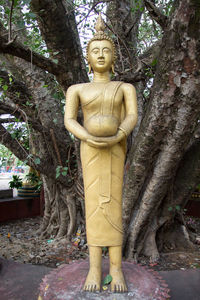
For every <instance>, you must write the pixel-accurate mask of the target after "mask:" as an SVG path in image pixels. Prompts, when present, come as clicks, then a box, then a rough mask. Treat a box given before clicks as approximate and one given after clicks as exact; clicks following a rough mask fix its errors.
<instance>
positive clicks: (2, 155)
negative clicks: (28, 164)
mask: <svg viewBox="0 0 200 300" xmlns="http://www.w3.org/2000/svg"><path fill="white" fill-rule="evenodd" d="M0 165H1V166H2V167H5V166H12V165H15V166H23V165H24V162H22V161H21V160H19V158H18V157H16V156H15V155H14V154H13V153H12V152H11V151H10V150H9V149H8V148H6V147H5V146H4V145H1V144H0Z"/></svg>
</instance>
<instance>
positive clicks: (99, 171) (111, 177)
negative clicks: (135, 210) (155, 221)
mask: <svg viewBox="0 0 200 300" xmlns="http://www.w3.org/2000/svg"><path fill="white" fill-rule="evenodd" d="M121 84H122V82H110V83H109V85H108V86H107V88H109V89H111V91H112V93H109V94H110V95H111V97H107V96H106V89H105V90H104V92H103V95H102V94H101V95H100V97H101V101H102V106H101V114H102V115H103V114H108V113H109V114H111V115H112V110H113V104H114V101H115V94H116V93H117V90H118V88H119V86H120V85H121ZM97 98H98V97H97ZM97 98H95V99H94V100H93V101H96V100H97V101H98V99H97ZM85 105H92V101H89V102H88V103H86V104H85ZM103 105H104V106H103ZM124 115H125V114H124V104H123V103H122V111H121V120H120V121H122V120H123V119H124ZM125 154H126V139H124V140H122V141H121V142H119V143H117V144H115V145H114V146H112V147H106V148H95V147H91V146H89V145H88V143H87V142H83V141H81V163H82V169H83V180H84V192H85V211H86V234H87V242H88V245H90V246H102V247H104V246H108V247H109V246H120V245H122V237H123V231H122V185H123V173H124V160H125Z"/></svg>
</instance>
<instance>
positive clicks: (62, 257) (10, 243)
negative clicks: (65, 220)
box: [0, 217, 200, 271]
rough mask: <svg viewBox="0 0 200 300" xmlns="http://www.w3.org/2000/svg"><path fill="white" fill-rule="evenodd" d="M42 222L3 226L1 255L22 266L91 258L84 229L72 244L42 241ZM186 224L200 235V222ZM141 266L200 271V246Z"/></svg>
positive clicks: (143, 259)
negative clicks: (37, 233) (39, 234)
mask: <svg viewBox="0 0 200 300" xmlns="http://www.w3.org/2000/svg"><path fill="white" fill-rule="evenodd" d="M41 221H42V218H40V217H36V218H28V219H23V220H17V221H12V222H7V223H2V224H0V256H1V257H3V258H5V259H12V260H14V261H17V262H21V263H31V264H38V265H45V266H49V267H57V266H59V265H61V264H66V263H70V262H71V261H74V260H78V259H85V258H87V257H88V249H87V244H86V243H85V235H84V233H82V232H81V230H79V232H78V233H77V236H74V237H73V239H72V241H69V240H67V239H60V240H54V239H53V237H52V238H50V239H48V240H44V239H43V240H41V239H40V238H38V236H37V235H36V232H37V230H38V229H39V227H40V223H41ZM186 221H187V223H188V225H189V226H192V227H193V230H195V231H196V232H197V235H198V236H200V219H198V218H191V217H188V218H187V219H186ZM77 241H78V242H77ZM104 256H106V253H104ZM139 263H141V264H142V265H148V266H150V267H152V268H153V269H155V270H158V271H160V270H162V271H164V270H179V269H182V270H183V269H189V268H200V245H198V244H196V245H195V248H194V251H192V252H187V251H175V250H172V251H168V252H165V253H161V256H160V260H159V262H158V263H156V264H153V263H152V264H151V263H149V260H148V259H147V258H146V257H140V258H139Z"/></svg>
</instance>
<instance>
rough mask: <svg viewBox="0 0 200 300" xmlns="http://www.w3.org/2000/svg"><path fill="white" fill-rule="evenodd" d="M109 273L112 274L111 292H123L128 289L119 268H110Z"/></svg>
mask: <svg viewBox="0 0 200 300" xmlns="http://www.w3.org/2000/svg"><path fill="white" fill-rule="evenodd" d="M110 275H111V276H112V281H111V292H114V293H124V292H127V291H128V289H127V285H126V283H125V279H124V275H123V273H122V270H121V269H113V270H111V269H110Z"/></svg>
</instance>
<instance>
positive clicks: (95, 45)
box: [86, 14, 116, 73]
mask: <svg viewBox="0 0 200 300" xmlns="http://www.w3.org/2000/svg"><path fill="white" fill-rule="evenodd" d="M95 29H96V33H95V34H94V36H93V37H92V38H91V39H90V41H89V42H88V44H87V49H86V53H87V56H86V58H87V61H88V64H89V73H90V72H91V70H92V69H93V68H94V67H95V65H94V63H95V62H94V59H93V57H95V55H96V56H98V57H99V59H100V58H101V57H102V56H103V57H104V58H105V59H106V64H108V65H109V66H110V67H109V71H110V70H112V72H113V73H114V63H115V60H116V49H115V44H114V42H113V40H112V39H111V37H109V36H108V35H107V34H106V33H105V32H104V30H105V25H104V21H103V19H102V17H101V14H99V16H98V19H97V23H96V26H95ZM98 50H99V51H98ZM97 52H98V53H97ZM98 70H99V71H101V67H99V68H98ZM102 70H104V68H103V67H102Z"/></svg>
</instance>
